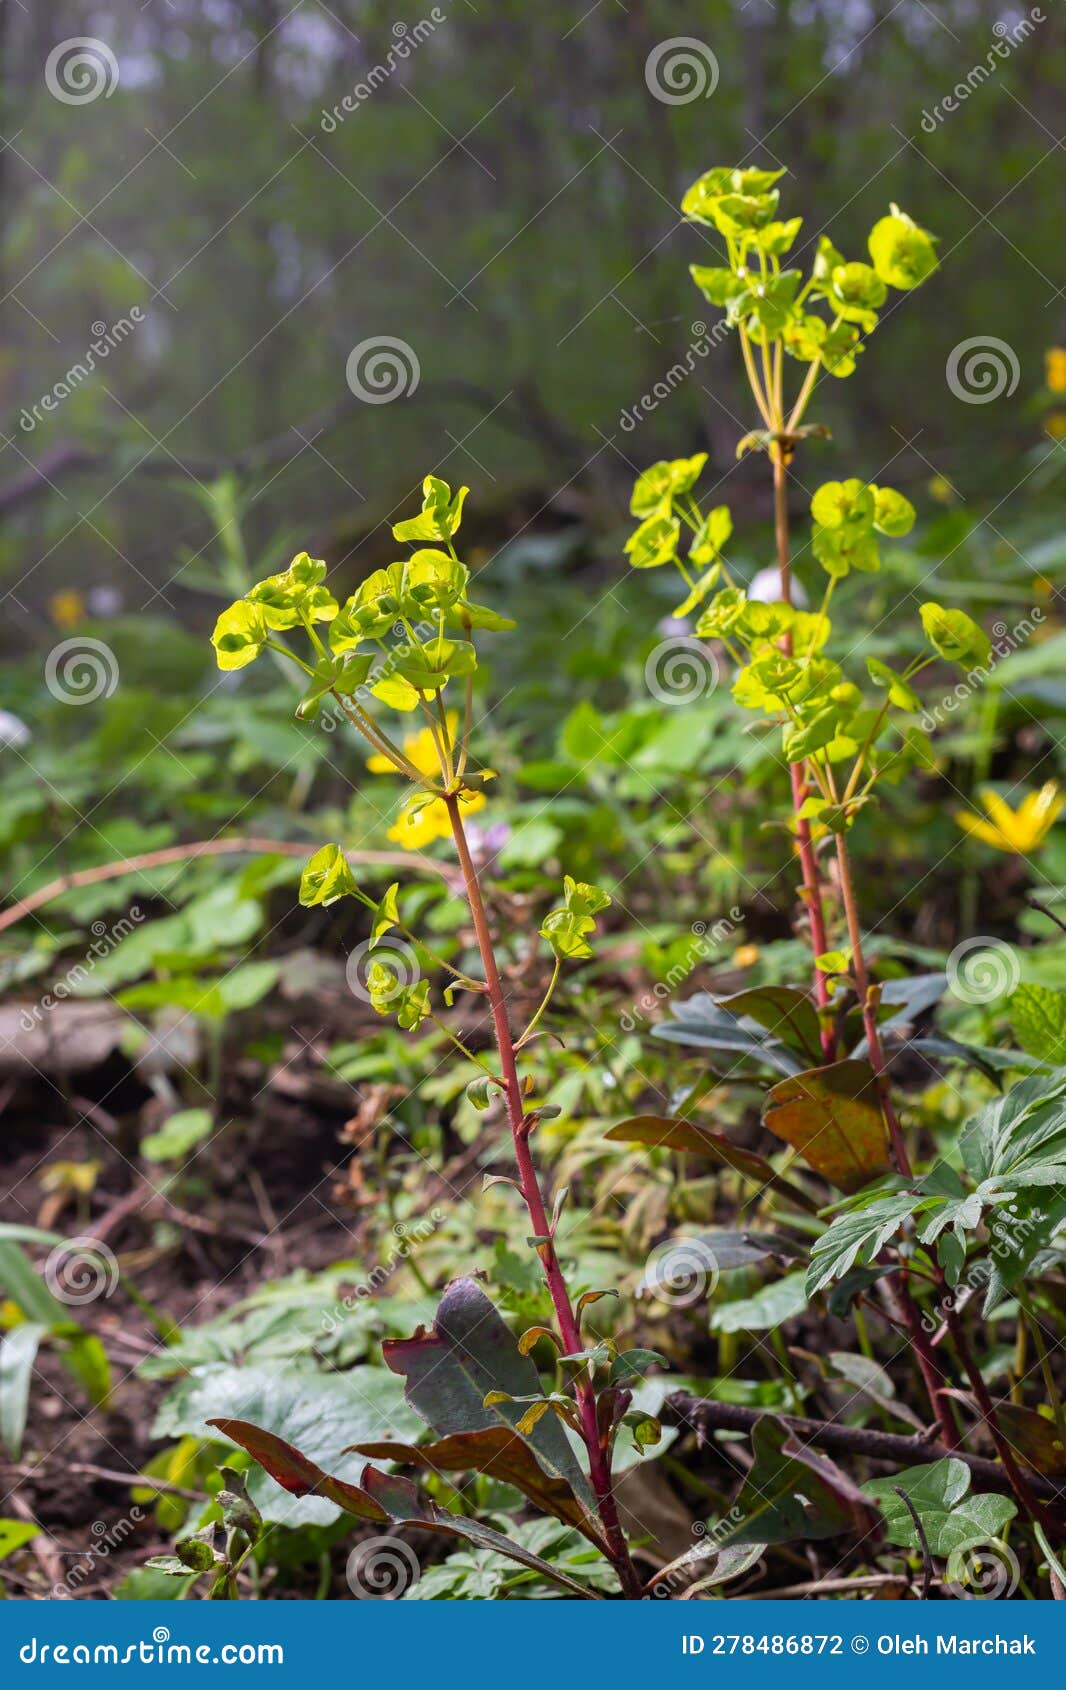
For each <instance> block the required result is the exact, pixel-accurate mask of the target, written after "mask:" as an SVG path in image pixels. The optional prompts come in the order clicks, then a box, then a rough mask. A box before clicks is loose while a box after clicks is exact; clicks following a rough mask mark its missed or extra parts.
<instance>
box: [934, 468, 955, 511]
mask: <svg viewBox="0 0 1066 1690" xmlns="http://www.w3.org/2000/svg"><path fill="white" fill-rule="evenodd" d="M928 486H929V496H930V498H932V499H936V500H937V501H938V503H939V504H942V505H950V504H951V503H952V502H953V501H954V500H955V498H956V497H957V494H956V492H955V489H954V487H953V486H952V485H951V482H950V481H949V480H948V479H947V476H945V475H934V476H931V477H930V479H929V484H928Z"/></svg>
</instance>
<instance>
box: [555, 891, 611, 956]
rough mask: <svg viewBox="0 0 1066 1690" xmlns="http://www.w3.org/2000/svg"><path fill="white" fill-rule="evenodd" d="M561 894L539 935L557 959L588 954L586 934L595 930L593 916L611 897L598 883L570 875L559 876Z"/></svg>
mask: <svg viewBox="0 0 1066 1690" xmlns="http://www.w3.org/2000/svg"><path fill="white" fill-rule="evenodd" d="M563 897H564V902H563V904H562V907H561V908H558V909H554V910H551V911H549V913H548V914H547V915H546V916H545V918H544V921H543V923H542V924H541V928H540V936H541V938H542V939H546V940H547V941H548V943H549V945H550V946H551V948H552V950H553V951H554V952H555V955H556V956H557V957H558V958H559V959H560V961H567V960H569V959H576V958H581V957H590V956H591V955H592V950H591V947H590V946H589V945H588V943H587V942H586V935H587V934H589V933H594V932H595V931H596V923H595V920H594V919H593V918H594V917H595V916H597V915H598V914H599V913H600V912H601V911H602V910H605V909H607V908H608V907H609V905H610V902H611V899H610V897H609V895H608V894H607V893H606V892H604V891H603V890H602V889H601V888H600V887H599V886H591V885H589V883H588V882H587V881H584V880H573V879H572V878H571V876H570V875H565V876H564V877H563Z"/></svg>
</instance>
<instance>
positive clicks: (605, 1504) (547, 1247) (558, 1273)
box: [444, 793, 641, 1600]
mask: <svg viewBox="0 0 1066 1690" xmlns="http://www.w3.org/2000/svg"><path fill="white" fill-rule="evenodd" d="M444 802H445V804H446V806H447V809H448V818H449V820H450V822H451V828H452V836H453V838H454V839H455V848H456V850H457V851H458V853H459V864H460V867H461V868H462V871H463V880H464V882H465V884H466V895H467V901H468V903H469V905H470V914H471V916H472V917H473V921H474V932H475V934H476V936H477V945H478V950H479V952H480V954H481V965H482V967H483V969H484V970H485V985H486V988H487V991H488V999H489V1004H490V1007H491V1009H492V1022H493V1027H494V1029H495V1033H496V1044H497V1047H498V1050H499V1054H500V1070H501V1074H502V1077H503V1082H504V1094H505V1098H506V1103H507V1119H508V1122H509V1124H510V1128H511V1137H512V1139H513V1141H514V1153H515V1160H516V1162H517V1163H518V1173H519V1178H520V1180H521V1190H522V1197H523V1199H524V1200H525V1205H526V1208H527V1209H528V1211H529V1218H530V1222H531V1223H532V1226H533V1232H534V1234H535V1236H536V1237H538V1238H546V1239H547V1240H548V1242H547V1243H546V1244H542V1245H540V1246H538V1250H537V1254H538V1255H539V1257H540V1261H541V1266H542V1267H543V1269H544V1278H545V1280H546V1281H547V1285H548V1291H549V1293H550V1295H551V1300H552V1306H553V1308H554V1309H555V1318H556V1320H557V1322H558V1325H559V1335H560V1337H561V1338H562V1340H563V1344H564V1346H565V1353H566V1354H568V1355H575V1354H577V1353H578V1352H579V1351H580V1350H581V1349H582V1348H583V1347H584V1343H583V1340H582V1337H581V1330H580V1327H579V1325H578V1321H577V1317H576V1315H575V1314H574V1311H573V1309H572V1308H571V1306H570V1295H569V1292H568V1291H567V1288H566V1281H565V1279H564V1278H563V1271H562V1268H561V1267H560V1266H559V1258H558V1256H557V1255H556V1251H555V1241H554V1238H553V1237H552V1235H551V1225H550V1223H549V1220H548V1213H547V1210H546V1208H545V1206H544V1198H543V1196H542V1195H541V1190H540V1183H539V1181H538V1179H537V1171H536V1167H535V1165H534V1162H533V1156H532V1152H531V1151H530V1148H529V1133H530V1127H529V1123H528V1122H527V1120H526V1115H525V1110H524V1108H523V1106H522V1082H521V1080H520V1079H519V1077H518V1065H517V1063H516V1061H515V1050H514V1038H513V1036H512V1033H511V1025H510V1022H509V1020H508V1017H507V1005H506V1002H505V1000H504V995H503V985H502V982H501V980H500V971H499V969H498V968H497V966H496V953H495V951H494V949H493V944H492V935H491V933H490V932H489V924H488V917H487V916H486V913H485V903H484V899H483V898H482V896H481V887H480V884H479V882H478V876H477V869H476V868H475V866H474V860H473V858H472V857H471V855H470V847H469V844H468V843H467V838H466V832H465V829H464V827H463V818H462V815H461V814H460V810H459V799H458V797H457V796H456V795H455V794H454V793H449V794H448V795H447V796H446V798H445V800H444ZM575 1391H576V1396H577V1406H578V1412H579V1414H580V1416H581V1427H582V1432H583V1435H584V1441H585V1447H586V1449H587V1450H588V1458H589V1476H590V1478H591V1480H592V1488H593V1490H594V1492H595V1494H596V1505H597V1508H598V1511H599V1515H600V1519H601V1521H602V1522H603V1530H604V1536H605V1538H606V1542H607V1551H608V1554H609V1556H610V1560H611V1564H612V1566H613V1567H614V1568H615V1571H616V1572H617V1574H618V1578H619V1581H620V1583H621V1585H622V1589H623V1591H624V1593H625V1595H626V1596H627V1597H629V1598H631V1599H633V1600H638V1599H639V1598H640V1596H641V1582H640V1578H639V1575H638V1574H637V1571H636V1569H635V1567H634V1566H633V1563H632V1560H631V1559H630V1555H629V1546H628V1544H627V1542H626V1537H625V1533H624V1532H623V1530H622V1526H621V1522H620V1520H619V1518H618V1510H617V1507H616V1505H615V1500H614V1495H613V1493H612V1490H611V1469H610V1461H609V1459H608V1456H607V1450H606V1448H605V1446H604V1443H603V1441H601V1438H600V1429H599V1423H598V1420H597V1416H596V1393H595V1390H594V1389H593V1386H592V1382H591V1380H590V1379H588V1378H587V1377H585V1376H582V1377H580V1378H579V1379H578V1380H577V1383H576V1386H575Z"/></svg>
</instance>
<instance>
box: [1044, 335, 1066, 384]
mask: <svg viewBox="0 0 1066 1690" xmlns="http://www.w3.org/2000/svg"><path fill="white" fill-rule="evenodd" d="M1044 365H1045V369H1046V372H1047V385H1048V387H1049V388H1050V390H1051V392H1052V393H1066V346H1049V347H1048V349H1047V351H1046V353H1045V354H1044Z"/></svg>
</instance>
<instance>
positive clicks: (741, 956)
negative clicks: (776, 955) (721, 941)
mask: <svg viewBox="0 0 1066 1690" xmlns="http://www.w3.org/2000/svg"><path fill="white" fill-rule="evenodd" d="M761 955H762V952H761V951H760V950H759V947H758V945H738V946H737V948H736V950H735V951H734V952H733V967H734V968H754V966H755V964H756V963H757V962H758V960H759V958H760V956H761Z"/></svg>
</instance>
